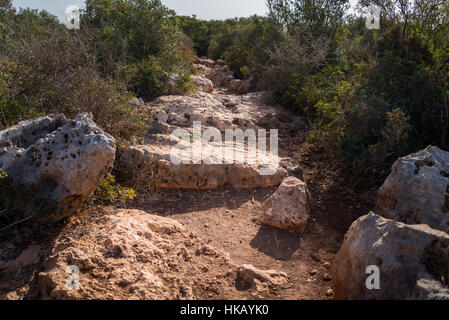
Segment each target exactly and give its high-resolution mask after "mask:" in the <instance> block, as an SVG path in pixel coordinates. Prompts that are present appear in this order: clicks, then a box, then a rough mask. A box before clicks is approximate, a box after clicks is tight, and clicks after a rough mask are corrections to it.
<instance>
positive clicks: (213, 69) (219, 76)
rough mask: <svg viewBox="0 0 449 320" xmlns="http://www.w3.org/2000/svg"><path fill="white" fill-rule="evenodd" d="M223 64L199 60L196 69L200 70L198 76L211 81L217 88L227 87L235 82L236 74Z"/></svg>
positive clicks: (203, 59)
mask: <svg viewBox="0 0 449 320" xmlns="http://www.w3.org/2000/svg"><path fill="white" fill-rule="evenodd" d="M223 62H224V61H218V60H217V61H216V62H214V61H213V60H210V59H206V58H198V59H197V61H196V64H195V67H196V68H197V70H198V74H199V75H200V76H201V77H203V78H207V79H209V80H211V81H212V83H213V85H214V86H215V87H217V88H218V87H227V86H228V85H229V84H230V82H231V81H232V80H234V73H233V72H232V71H230V70H229V67H228V66H227V65H225V64H224V63H223Z"/></svg>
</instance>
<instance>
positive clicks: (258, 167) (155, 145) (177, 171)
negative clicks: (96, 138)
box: [120, 132, 287, 190]
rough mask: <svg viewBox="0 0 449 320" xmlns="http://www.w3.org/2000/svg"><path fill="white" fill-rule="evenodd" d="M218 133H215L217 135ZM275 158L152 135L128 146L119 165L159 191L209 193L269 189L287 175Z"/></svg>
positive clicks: (234, 146) (216, 144)
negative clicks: (143, 142)
mask: <svg viewBox="0 0 449 320" xmlns="http://www.w3.org/2000/svg"><path fill="white" fill-rule="evenodd" d="M218 133H219V132H218ZM279 163H280V160H279V158H278V156H277V155H274V154H271V153H269V152H262V151H260V152H259V151H258V150H257V149H254V152H252V151H251V152H248V149H247V146H246V145H244V144H239V143H226V142H225V141H222V142H218V141H217V142H207V141H205V140H201V141H200V140H198V141H196V142H195V143H193V141H191V140H190V139H187V141H183V140H180V139H176V138H175V137H170V136H167V135H157V136H154V137H153V139H152V140H151V141H148V144H146V145H138V146H131V147H129V148H128V149H127V150H126V151H125V152H124V153H123V154H122V156H121V158H120V166H121V167H122V168H124V169H125V170H127V171H128V173H129V176H130V177H133V178H135V179H139V180H142V181H145V182H146V183H147V184H148V185H149V186H157V187H159V188H163V189H198V190H213V189H217V188H219V187H222V186H224V185H227V184H228V185H231V186H232V187H233V188H235V189H249V188H261V187H272V186H276V185H279V184H280V183H281V182H282V180H283V179H284V178H285V177H286V176H287V170H285V169H284V168H282V167H281V166H280V165H279Z"/></svg>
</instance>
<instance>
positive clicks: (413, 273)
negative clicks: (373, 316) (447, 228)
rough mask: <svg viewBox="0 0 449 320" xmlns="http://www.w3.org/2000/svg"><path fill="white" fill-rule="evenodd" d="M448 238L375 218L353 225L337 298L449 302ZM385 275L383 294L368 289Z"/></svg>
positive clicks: (338, 269)
mask: <svg viewBox="0 0 449 320" xmlns="http://www.w3.org/2000/svg"><path fill="white" fill-rule="evenodd" d="M448 252H449V235H447V234H446V233H444V232H441V231H438V230H434V229H431V228H430V227H429V226H427V225H413V226H411V225H406V224H403V223H400V222H396V221H393V220H388V219H385V218H382V217H380V216H378V215H376V214H374V213H370V214H368V215H366V216H363V217H361V218H360V219H358V220H357V221H356V222H354V223H353V225H352V226H351V228H350V229H349V231H348V233H347V234H346V236H345V240H344V243H343V245H342V247H341V249H340V251H339V252H338V254H337V257H336V259H335V269H334V276H333V278H334V285H335V297H336V299H379V300H381V299H401V300H402V299H448V298H449V295H448V285H449V283H448V282H447V279H449V269H448V265H449V257H448ZM369 266H377V267H378V268H379V271H380V275H379V276H380V277H379V279H380V283H379V288H380V289H379V290H376V289H374V290H369V289H368V288H367V286H366V282H367V278H368V277H369V275H370V274H367V273H366V272H367V268H368V267H369Z"/></svg>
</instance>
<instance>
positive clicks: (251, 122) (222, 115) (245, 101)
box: [146, 92, 290, 132]
mask: <svg viewBox="0 0 449 320" xmlns="http://www.w3.org/2000/svg"><path fill="white" fill-rule="evenodd" d="M270 99H271V95H270V94H269V93H268V92H256V93H251V94H248V95H243V96H240V97H238V98H237V97H230V96H226V95H220V94H209V93H205V92H201V93H196V94H194V95H191V96H164V97H160V98H158V99H156V100H155V101H154V102H153V103H152V104H151V105H149V106H148V107H147V108H146V109H147V110H148V112H149V113H150V114H151V115H152V116H153V118H154V119H156V117H157V116H156V114H166V115H167V122H168V123H169V124H171V125H174V126H178V127H183V128H189V127H190V128H191V127H192V126H193V122H194V121H200V122H201V124H202V126H203V127H214V128H217V129H219V130H220V131H222V132H224V130H225V129H235V128H241V129H243V130H245V129H249V128H252V129H257V128H260V126H259V122H260V119H261V118H264V117H266V116H267V115H270V116H273V117H274V118H275V117H276V115H277V114H280V113H281V112H280V110H279V109H276V108H274V107H272V106H271V105H270V103H269V101H270ZM287 126H289V125H287ZM289 128H290V126H289ZM269 129H277V127H275V126H274V127H271V128H269Z"/></svg>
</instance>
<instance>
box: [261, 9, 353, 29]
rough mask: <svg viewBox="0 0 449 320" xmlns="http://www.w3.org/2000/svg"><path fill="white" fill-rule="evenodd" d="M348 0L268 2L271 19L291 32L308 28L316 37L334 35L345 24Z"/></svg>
mask: <svg viewBox="0 0 449 320" xmlns="http://www.w3.org/2000/svg"><path fill="white" fill-rule="evenodd" d="M348 3H349V1H347V0H268V1H267V5H268V8H269V11H270V15H269V16H270V18H271V19H273V20H274V21H276V23H278V24H279V25H281V26H282V27H283V28H284V29H286V30H288V31H289V32H291V31H293V30H295V29H296V28H297V27H298V26H299V25H301V26H306V29H307V31H309V32H312V34H313V35H314V36H323V35H329V34H333V33H334V32H335V31H336V30H337V28H339V27H340V26H341V25H342V24H343V22H344V15H345V11H346V10H347V9H348V8H349V6H348Z"/></svg>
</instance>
